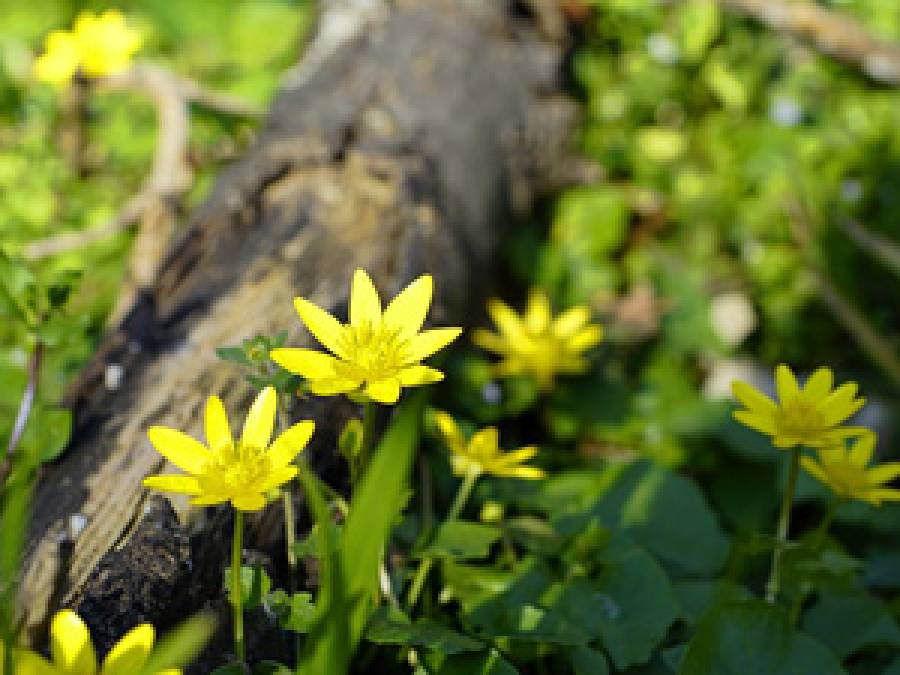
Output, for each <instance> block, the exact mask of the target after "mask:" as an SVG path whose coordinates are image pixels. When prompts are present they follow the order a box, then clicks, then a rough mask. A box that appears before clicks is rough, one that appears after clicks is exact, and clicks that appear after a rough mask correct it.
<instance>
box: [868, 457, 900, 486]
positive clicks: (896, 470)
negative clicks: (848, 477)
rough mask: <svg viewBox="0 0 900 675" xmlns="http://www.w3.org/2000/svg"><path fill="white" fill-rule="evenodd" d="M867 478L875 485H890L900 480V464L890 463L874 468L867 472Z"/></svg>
mask: <svg viewBox="0 0 900 675" xmlns="http://www.w3.org/2000/svg"><path fill="white" fill-rule="evenodd" d="M866 478H867V479H868V480H869V482H870V483H872V484H873V485H883V484H884V483H890V482H891V481H892V480H894V479H896V478H900V462H888V463H886V464H880V465H879V466H876V467H873V468H871V469H869V470H868V471H866Z"/></svg>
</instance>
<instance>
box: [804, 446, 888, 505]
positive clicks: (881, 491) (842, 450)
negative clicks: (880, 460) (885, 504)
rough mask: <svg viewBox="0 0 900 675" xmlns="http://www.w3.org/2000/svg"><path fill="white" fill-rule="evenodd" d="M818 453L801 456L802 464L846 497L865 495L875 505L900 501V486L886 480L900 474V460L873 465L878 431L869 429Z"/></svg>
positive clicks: (810, 472)
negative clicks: (856, 437)
mask: <svg viewBox="0 0 900 675" xmlns="http://www.w3.org/2000/svg"><path fill="white" fill-rule="evenodd" d="M817 454H818V457H817V458H812V457H801V458H800V466H802V467H803V468H804V470H806V471H807V473H809V474H811V475H812V476H814V477H815V478H817V479H818V480H819V481H821V482H822V483H824V484H825V485H827V486H828V487H829V488H831V490H832V491H833V492H834V493H835V494H836V495H837V496H838V497H843V498H845V499H861V500H862V501H864V502H869V503H870V504H873V505H875V506H880V505H881V502H882V501H900V489H897V488H892V487H887V486H886V483H889V482H891V481H892V480H894V479H895V478H898V477H900V462H888V463H886V464H881V465H879V466H874V467H871V468H869V462H871V461H872V456H873V455H874V454H875V434H874V433H867V434H865V435H863V436H861V437H860V438H858V439H857V440H856V441H855V442H854V443H853V444H852V445H851V446H849V447H847V445H846V444H845V443H844V442H843V441H841V444H840V445H836V446H834V447H830V448H822V449H820V450H819V451H818V453H817Z"/></svg>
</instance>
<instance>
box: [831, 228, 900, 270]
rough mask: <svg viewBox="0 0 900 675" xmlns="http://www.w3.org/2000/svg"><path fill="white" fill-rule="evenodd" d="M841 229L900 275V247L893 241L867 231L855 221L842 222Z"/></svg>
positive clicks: (867, 251)
mask: <svg viewBox="0 0 900 675" xmlns="http://www.w3.org/2000/svg"><path fill="white" fill-rule="evenodd" d="M840 226H841V229H842V230H843V231H844V232H845V233H846V235H847V236H848V237H850V239H852V240H853V242H854V243H855V244H856V245H857V246H859V247H860V248H861V249H863V250H864V251H865V252H866V253H868V254H869V255H870V256H872V257H873V258H875V259H876V260H879V261H881V263H882V264H884V266H885V267H888V268H890V270H891V271H892V272H894V273H895V274H900V246H898V245H897V244H896V243H894V242H893V241H891V240H889V239H886V238H885V237H882V236H881V235H878V234H875V233H874V232H872V231H870V230H867V229H866V228H865V227H863V226H862V225H860V224H859V223H857V222H856V221H853V220H844V221H841V222H840Z"/></svg>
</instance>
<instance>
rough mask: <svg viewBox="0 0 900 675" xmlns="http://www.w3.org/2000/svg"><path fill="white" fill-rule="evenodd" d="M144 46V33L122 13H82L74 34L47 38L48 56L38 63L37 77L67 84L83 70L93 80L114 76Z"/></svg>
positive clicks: (55, 33) (37, 60) (35, 67)
mask: <svg viewBox="0 0 900 675" xmlns="http://www.w3.org/2000/svg"><path fill="white" fill-rule="evenodd" d="M141 43H142V38H141V34H140V33H139V32H138V31H137V30H135V29H134V28H131V27H130V26H128V24H127V23H126V22H125V17H124V15H123V14H122V13H121V12H120V11H118V10H115V9H110V10H107V11H106V12H104V13H103V14H100V15H99V16H98V15H95V14H88V13H82V14H80V15H79V16H78V18H77V19H76V21H75V25H74V27H73V28H72V30H71V31H64V30H55V31H52V32H51V33H50V34H49V35H48V36H47V41H46V44H45V46H44V53H43V54H41V56H39V57H38V58H37V59H35V62H34V72H35V76H36V77H37V78H38V79H40V80H43V81H45V82H49V83H51V84H55V85H64V84H67V83H68V82H69V81H70V80H71V79H72V77H73V76H74V75H75V73H76V72H77V71H78V70H79V69H80V70H81V72H82V73H84V74H85V75H88V76H90V77H102V76H104V75H111V74H113V73H117V72H119V71H120V70H124V69H125V68H126V67H127V66H128V64H129V62H130V61H131V57H132V55H134V53H135V52H136V51H137V50H138V49H140V47H141Z"/></svg>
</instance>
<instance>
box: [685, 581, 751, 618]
mask: <svg viewBox="0 0 900 675" xmlns="http://www.w3.org/2000/svg"><path fill="white" fill-rule="evenodd" d="M674 587H675V595H676V597H677V598H678V604H679V605H681V618H682V619H684V620H685V621H686V622H687V623H688V624H690V625H691V626H694V625H696V624H697V622H698V621H700V619H701V618H703V616H704V615H705V614H706V613H707V612H708V611H709V610H710V609H712V608H713V607H716V606H718V605H721V604H724V603H734V602H740V601H742V600H749V599H750V598H751V597H752V596H751V595H750V591H748V590H747V589H746V588H744V587H743V586H739V585H738V584H736V583H734V582H733V581H728V580H727V579H720V580H713V579H691V580H687V581H677V582H675V584H674Z"/></svg>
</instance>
